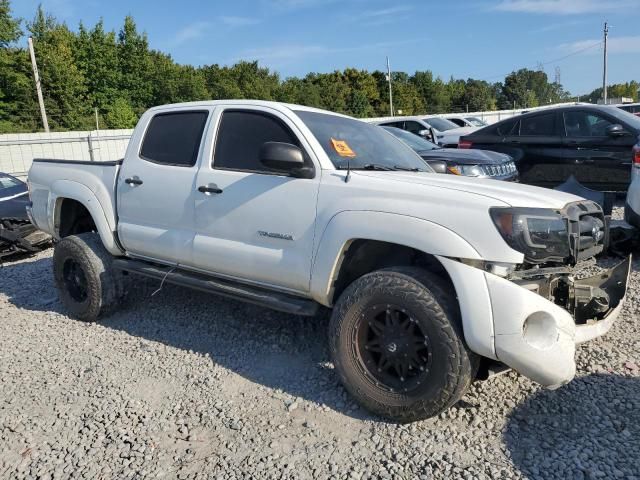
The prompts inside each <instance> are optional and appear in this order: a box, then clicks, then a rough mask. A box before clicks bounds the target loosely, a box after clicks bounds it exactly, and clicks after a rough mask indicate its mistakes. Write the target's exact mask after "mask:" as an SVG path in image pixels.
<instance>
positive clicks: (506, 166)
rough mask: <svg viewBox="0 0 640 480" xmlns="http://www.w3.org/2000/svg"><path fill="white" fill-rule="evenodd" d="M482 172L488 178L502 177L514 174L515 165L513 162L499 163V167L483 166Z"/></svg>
mask: <svg viewBox="0 0 640 480" xmlns="http://www.w3.org/2000/svg"><path fill="white" fill-rule="evenodd" d="M484 171H485V172H486V174H487V175H488V176H490V177H504V176H505V175H512V174H513V173H515V171H516V165H515V163H513V162H506V163H501V164H500V165H485V166H484Z"/></svg>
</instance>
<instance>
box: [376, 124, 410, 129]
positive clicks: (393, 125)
mask: <svg viewBox="0 0 640 480" xmlns="http://www.w3.org/2000/svg"><path fill="white" fill-rule="evenodd" d="M379 125H380V126H381V127H394V128H400V129H402V130H404V129H405V128H404V122H386V123H380V124H379Z"/></svg>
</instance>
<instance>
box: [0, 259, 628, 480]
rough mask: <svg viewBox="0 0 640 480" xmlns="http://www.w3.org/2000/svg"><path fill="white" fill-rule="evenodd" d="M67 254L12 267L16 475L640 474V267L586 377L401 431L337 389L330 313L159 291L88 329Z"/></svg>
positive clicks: (1, 455)
mask: <svg viewBox="0 0 640 480" xmlns="http://www.w3.org/2000/svg"><path fill="white" fill-rule="evenodd" d="M51 253H52V251H51V250H49V251H46V252H43V253H41V254H39V255H36V256H34V257H31V258H26V259H21V260H17V261H13V262H11V263H6V264H5V265H4V268H2V269H1V270H0V323H1V328H2V330H1V333H0V379H1V380H0V381H1V383H0V478H3V479H4V478H18V479H21V478H40V479H52V478H105V479H107V478H274V479H275V478H278V479H279V478H301V479H305V478H336V479H343V478H352V479H360V478H363V479H364V478H394V479H395V478H402V479H414V478H424V479H426V478H428V479H431V478H469V479H471V478H541V479H547V478H562V479H565V478H576V479H591V478H628V479H632V478H638V479H640V326H639V325H638V321H637V319H638V316H639V311H640V263H639V262H638V261H636V262H634V266H633V268H634V273H633V278H632V283H631V289H630V292H629V294H628V301H627V305H626V307H625V310H624V312H623V315H622V316H621V318H620V319H619V320H618V322H617V323H616V325H615V326H614V328H613V329H612V331H611V332H610V333H609V334H608V335H607V336H606V337H604V338H601V339H598V340H596V341H593V342H591V343H589V344H587V345H585V346H583V347H581V348H580V349H579V353H578V371H579V373H578V377H577V378H576V380H574V381H573V382H572V383H570V384H569V385H567V386H565V387H563V388H561V389H559V390H557V391H553V392H552V391H545V390H542V389H540V388H539V387H537V386H536V385H534V384H533V383H532V382H530V381H529V380H527V379H525V378H523V377H520V376H519V375H517V374H515V373H508V374H505V375H502V376H499V377H496V378H493V379H491V380H489V381H486V382H476V383H475V384H474V385H473V386H472V387H471V389H470V391H469V393H468V394H467V395H466V396H465V398H464V399H463V400H462V401H461V402H459V403H458V404H457V405H456V406H455V407H453V408H451V409H450V410H449V411H447V412H445V413H444V414H442V415H441V416H440V417H438V418H435V419H431V420H428V421H424V422H418V423H414V424H411V425H395V424H390V423H386V422H384V421H382V420H380V419H379V418H375V417H372V416H371V415H369V414H368V413H367V412H365V411H363V410H362V409H360V408H359V407H358V406H357V405H356V404H354V403H353V401H352V400H351V399H350V398H349V396H348V395H347V394H346V392H345V390H344V389H343V388H342V386H340V385H339V384H338V382H337V378H336V375H335V374H334V372H333V368H332V365H331V363H330V361H329V358H328V352H327V349H326V346H325V325H324V324H323V322H322V320H320V319H308V318H300V317H295V316H291V315H286V314H281V313H276V312H269V311H265V310H263V309H261V308H258V307H253V306H248V305H244V304H240V303H237V302H233V301H229V300H222V299H219V298H215V297H214V298H212V297H210V296H208V295H206V294H203V293H199V292H193V291H189V290H185V289H182V288H178V287H173V286H165V287H164V289H163V290H162V292H161V293H160V294H158V295H155V296H153V297H151V296H150V292H152V291H153V289H154V288H155V287H156V286H157V284H151V285H143V286H141V287H139V288H138V289H136V291H135V292H133V293H132V294H131V295H130V297H129V299H128V300H127V302H126V303H125V305H123V307H122V309H121V310H120V311H119V312H117V313H115V314H113V315H112V316H111V317H109V318H106V319H105V320H104V321H102V322H101V323H98V324H84V323H81V322H78V321H74V320H72V319H70V318H68V317H67V316H66V315H65V313H64V311H63V309H62V307H61V305H60V303H59V301H58V299H57V295H56V292H55V289H54V287H53V282H52V278H51V277H52V275H51ZM611 263H613V260H612V259H602V260H600V261H599V264H601V265H609V264H611ZM595 269H597V266H596V265H595V264H594V265H591V266H589V267H588V270H595Z"/></svg>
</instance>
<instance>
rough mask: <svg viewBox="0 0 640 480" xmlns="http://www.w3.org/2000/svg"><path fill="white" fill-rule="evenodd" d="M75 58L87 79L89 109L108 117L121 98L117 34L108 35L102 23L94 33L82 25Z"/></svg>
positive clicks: (93, 29)
mask: <svg viewBox="0 0 640 480" xmlns="http://www.w3.org/2000/svg"><path fill="white" fill-rule="evenodd" d="M75 57H76V64H77V66H78V68H79V69H80V71H81V72H82V74H83V76H84V78H85V87H86V89H87V100H88V102H89V105H90V106H91V107H95V108H98V109H99V110H100V112H102V113H105V112H106V110H107V108H108V107H109V106H110V105H111V104H112V103H113V102H114V100H115V99H116V97H118V49H117V45H116V34H115V32H105V30H104V23H103V21H102V19H100V20H99V21H98V23H96V25H95V26H94V27H93V28H92V29H91V30H87V29H85V27H84V25H82V24H80V27H79V30H78V34H77V36H76V48H75Z"/></svg>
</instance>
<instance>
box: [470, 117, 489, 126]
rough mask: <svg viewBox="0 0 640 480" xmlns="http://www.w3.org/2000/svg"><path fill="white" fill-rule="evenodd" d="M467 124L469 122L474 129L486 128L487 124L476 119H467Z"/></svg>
mask: <svg viewBox="0 0 640 480" xmlns="http://www.w3.org/2000/svg"><path fill="white" fill-rule="evenodd" d="M467 122H469V123H470V124H471V125H473V126H474V127H486V126H487V123H486V122H483V121H482V120H480V119H479V118H478V117H467Z"/></svg>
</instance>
